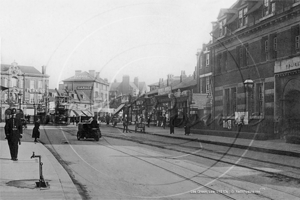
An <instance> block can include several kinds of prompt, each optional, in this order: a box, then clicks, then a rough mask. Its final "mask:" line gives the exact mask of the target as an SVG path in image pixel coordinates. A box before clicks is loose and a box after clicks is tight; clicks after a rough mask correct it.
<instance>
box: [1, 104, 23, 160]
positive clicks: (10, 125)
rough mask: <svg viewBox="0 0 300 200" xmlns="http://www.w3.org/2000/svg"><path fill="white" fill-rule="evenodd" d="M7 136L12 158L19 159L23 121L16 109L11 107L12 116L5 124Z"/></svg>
mask: <svg viewBox="0 0 300 200" xmlns="http://www.w3.org/2000/svg"><path fill="white" fill-rule="evenodd" d="M5 130H6V138H7V142H8V146H9V150H10V155H11V159H12V160H14V161H17V160H18V148H19V142H20V138H22V133H23V129H22V122H21V119H20V118H19V117H16V109H15V108H13V109H11V117H10V119H8V120H7V122H6V124H5Z"/></svg>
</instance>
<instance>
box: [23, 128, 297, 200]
mask: <svg viewBox="0 0 300 200" xmlns="http://www.w3.org/2000/svg"><path fill="white" fill-rule="evenodd" d="M101 131H102V135H103V137H102V138H101V139H100V140H99V141H94V140H93V139H88V140H80V141H78V140H77V138H76V133H77V127H75V126H68V127H63V126H62V127H59V126H56V127H55V126H47V127H43V126H41V138H40V141H41V142H42V143H43V144H44V145H45V146H46V147H47V148H48V149H49V150H50V151H51V152H52V153H53V154H54V156H55V157H56V158H57V159H58V160H59V162H60V163H61V164H62V165H63V166H64V167H65V169H66V170H67V171H68V173H69V175H70V176H71V178H72V180H73V181H74V183H75V184H76V186H77V188H78V191H79V192H80V194H81V196H82V198H83V199H299V198H300V192H299V190H298V188H299V183H300V179H299V178H300V171H299V164H300V163H299V161H298V159H296V158H293V157H287V156H278V155H272V154H265V153H258V152H252V151H245V150H241V149H234V148H229V147H223V146H215V145H208V144H201V143H199V142H196V141H187V140H180V139H174V138H170V137H162V136H156V135H150V134H145V133H122V132H121V130H120V129H117V128H112V127H110V126H106V125H102V126H101ZM25 134H26V135H27V136H26V137H27V138H30V137H29V136H30V134H31V130H30V129H27V130H26V131H25Z"/></svg>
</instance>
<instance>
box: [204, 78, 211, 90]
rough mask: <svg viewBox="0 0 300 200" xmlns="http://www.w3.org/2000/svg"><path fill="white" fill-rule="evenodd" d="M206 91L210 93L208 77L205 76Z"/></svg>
mask: <svg viewBox="0 0 300 200" xmlns="http://www.w3.org/2000/svg"><path fill="white" fill-rule="evenodd" d="M205 88H206V93H207V94H208V93H210V78H209V77H206V87H205Z"/></svg>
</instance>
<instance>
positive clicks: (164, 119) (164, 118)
mask: <svg viewBox="0 0 300 200" xmlns="http://www.w3.org/2000/svg"><path fill="white" fill-rule="evenodd" d="M162 121H163V128H164V129H165V128H166V124H167V117H166V115H164V116H163V120H162Z"/></svg>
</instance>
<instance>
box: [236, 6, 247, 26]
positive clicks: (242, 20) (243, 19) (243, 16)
mask: <svg viewBox="0 0 300 200" xmlns="http://www.w3.org/2000/svg"><path fill="white" fill-rule="evenodd" d="M247 12H248V8H247V7H246V8H243V9H241V10H239V21H238V22H239V24H238V27H239V28H241V27H243V26H246V25H247V23H248V16H247Z"/></svg>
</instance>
